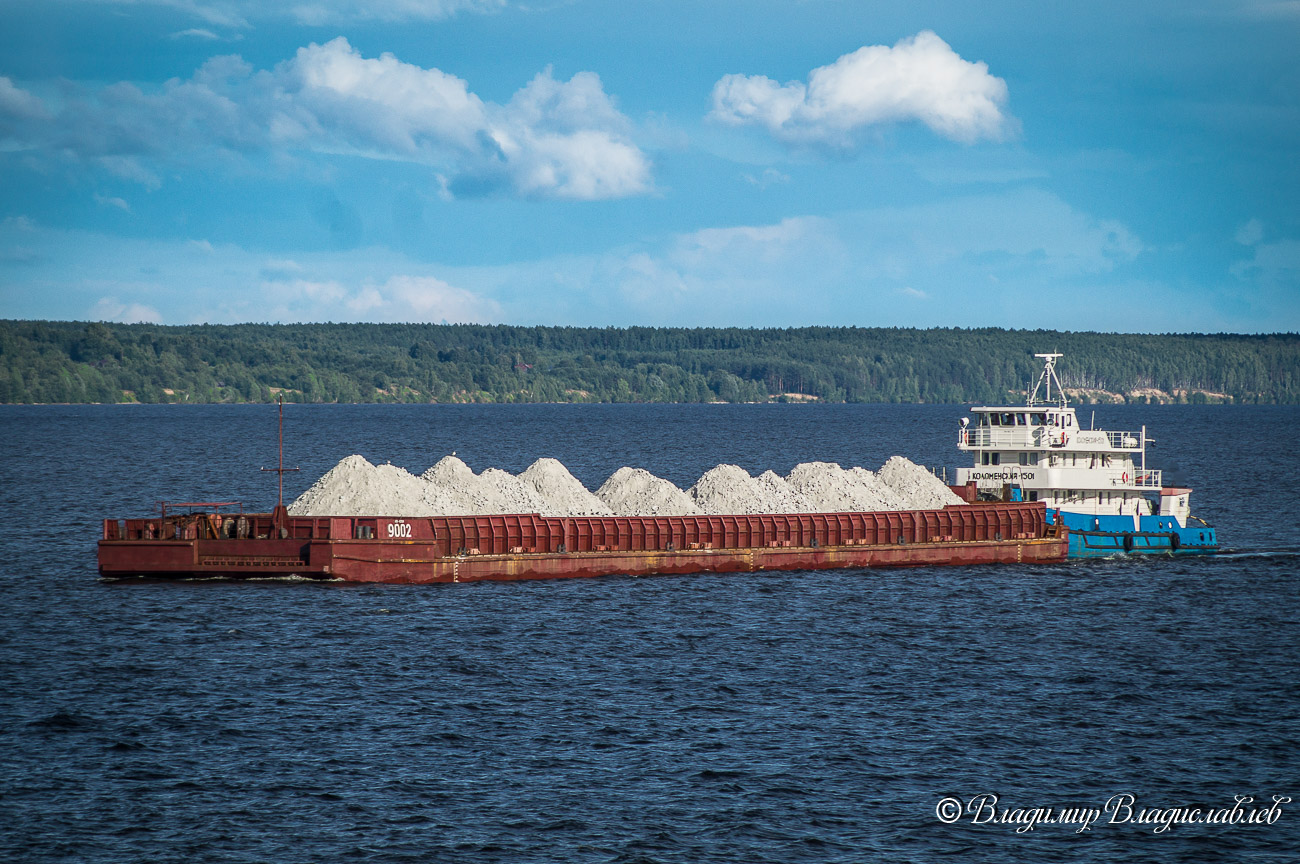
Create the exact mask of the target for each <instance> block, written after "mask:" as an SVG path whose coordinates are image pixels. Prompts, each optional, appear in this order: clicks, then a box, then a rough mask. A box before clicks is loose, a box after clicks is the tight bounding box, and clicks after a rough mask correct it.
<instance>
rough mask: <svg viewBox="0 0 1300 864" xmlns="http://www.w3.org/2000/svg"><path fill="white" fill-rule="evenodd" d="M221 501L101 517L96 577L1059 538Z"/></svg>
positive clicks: (1060, 530)
mask: <svg viewBox="0 0 1300 864" xmlns="http://www.w3.org/2000/svg"><path fill="white" fill-rule="evenodd" d="M221 506H225V505H218V504H216V503H203V502H198V503H193V504H189V505H173V507H187V508H188V512H177V511H176V510H174V509H173V512H171V513H168V512H167V508H166V507H165V506H164V508H163V511H162V512H161V513H160V515H159V516H158V517H156V518H146V519H126V520H117V519H105V520H104V523H103V534H102V537H101V539H100V541H99V572H100V575H101V576H103V577H106V578H122V577H132V576H144V577H155V578H244V579H246V578H275V577H300V578H306V579H317V580H343V581H347V582H388V583H433V582H474V581H482V580H520V579H551V578H562V577H582V576H602V575H613V574H624V575H632V576H646V575H651V574H668V573H756V572H762V571H766V570H822V569H831V568H875V567H905V566H938V565H963V564H1021V563H1037V562H1053V561H1061V560H1063V559H1064V558H1065V557H1066V552H1067V548H1068V543H1069V541H1068V533H1069V532H1068V530H1067V529H1066V528H1065V527H1064V526H1063V525H1060V524H1058V523H1057V522H1055V521H1053V520H1051V519H1049V518H1048V516H1047V511H1046V506H1045V504H1044V503H1043V502H997V503H974V504H961V505H950V506H948V507H944V508H943V509H941V510H912V511H885V512H851V513H792V514H770V515H744V516H662V517H655V516H615V517H543V516H539V515H537V514H516V515H502V516H436V517H419V518H398V517H386V516H372V517H355V516H331V517H308V516H291V515H289V512H288V510H287V509H286V508H285V507H284V506H283V503H281V504H279V505H277V506H276V507H275V509H274V510H273V511H272V512H270V513H240V512H233V513H232V512H227V513H223V512H221Z"/></svg>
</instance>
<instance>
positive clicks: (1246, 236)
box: [1234, 219, 1264, 246]
mask: <svg viewBox="0 0 1300 864" xmlns="http://www.w3.org/2000/svg"><path fill="white" fill-rule="evenodd" d="M1234 239H1236V241H1237V242H1238V243H1240V244H1241V245H1242V246H1254V245H1256V244H1257V243H1259V241H1261V240H1263V239H1264V223H1262V222H1260V221H1259V220H1258V219H1251V220H1250V221H1249V222H1247V223H1246V224H1244V225H1242V226H1241V227H1240V228H1238V229H1237V233H1236V235H1234Z"/></svg>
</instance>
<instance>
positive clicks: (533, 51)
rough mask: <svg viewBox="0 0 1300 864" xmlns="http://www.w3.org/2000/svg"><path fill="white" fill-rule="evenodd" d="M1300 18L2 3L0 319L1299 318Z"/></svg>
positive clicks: (857, 2) (909, 321)
mask: <svg viewBox="0 0 1300 864" xmlns="http://www.w3.org/2000/svg"><path fill="white" fill-rule="evenodd" d="M1297 45H1300V0H1181V2H1161V0H1154V2H1143V3H1132V2H1123V3H1119V2H1110V0H1096V2H1092V3H1083V4H1072V3H1032V2H1023V0H1022V2H999V0H992V2H985V3H978V4H976V3H959V2H926V0H909V2H878V3H877V2H865V0H784V2H775V0H772V2H769V0H708V2H701V0H686V2H677V0H619V2H608V0H607V2H596V0H526V2H520V0H368V2H353V0H290V2H286V3H266V2H261V0H42V2H25V0H0V318H9V319H56V320H87V321H91V320H101V321H121V322H136V321H147V322H156V323H164V324H193V323H238V322H286V323H287V322H314V321H377V322H385V321H402V322H434V323H440V322H451V323H460V322H478V323H504V324H525V325H532V324H543V325H575V326H628V325H650V326H740V327H787V326H805V325H852V326H862V327H875V326H886V327H896V326H898V327H990V326H991V327H1008V328H1050V329H1058V330H1076V331H1077V330H1097V331H1106V332H1140V333H1166V332H1238V333H1267V332H1297V331H1300V158H1297V157H1298V156H1300V61H1298V60H1297V47H1296V46H1297Z"/></svg>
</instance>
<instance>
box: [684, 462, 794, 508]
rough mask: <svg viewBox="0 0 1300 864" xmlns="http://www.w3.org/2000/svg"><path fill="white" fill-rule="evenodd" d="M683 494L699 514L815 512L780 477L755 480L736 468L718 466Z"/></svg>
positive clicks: (764, 475)
mask: <svg viewBox="0 0 1300 864" xmlns="http://www.w3.org/2000/svg"><path fill="white" fill-rule="evenodd" d="M687 494H689V495H690V496H691V498H692V499H693V500H694V501H695V506H696V507H698V508H700V512H702V513H731V514H740V513H811V512H814V511H815V510H816V508H815V507H814V506H813V505H812V502H810V501H809V500H808V499H807V498H805V497H804V496H802V495H800V494H799V493H798V492H796V491H795V490H794V489H791V488H790V484H789V483H787V482H786V481H785V478H783V477H782V476H781V475H779V474H777V473H776V472H774V471H764V472H763V473H762V474H760V475H759V476H758V477H751V476H750V475H749V472H748V471H746V470H745V469H744V468H741V467H740V466H739V465H719V466H718V467H716V468H711V469H709V470H708V471H706V472H704V475H703V476H701V477H700V479H699V480H697V481H696V482H695V485H694V486H692V487H691V488H690V489H689V490H688V492H687Z"/></svg>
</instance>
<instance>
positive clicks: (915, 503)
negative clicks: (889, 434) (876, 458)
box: [879, 456, 965, 510]
mask: <svg viewBox="0 0 1300 864" xmlns="http://www.w3.org/2000/svg"><path fill="white" fill-rule="evenodd" d="M879 476H880V479H881V480H882V481H883V482H884V483H885V485H887V486H888V487H889V488H890V489H892V490H894V493H895V494H896V495H898V496H899V497H900V498H902V499H903V500H904V501H906V502H907V509H909V510H938V509H940V508H941V507H946V506H948V505H949V504H963V503H965V502H963V501H962V499H961V498H958V497H957V495H956V494H955V493H953V491H952V490H951V489H949V488H948V486H947V484H946V483H944V482H943V481H942V480H940V479H939V478H938V477H936V476H934V475H933V474H931V473H930V472H929V470H927V469H926V468H923V467H921V466H920V465H917V464H916V463H915V462H913V461H912V460H910V459H905V458H903V457H902V456H890V457H889V461H888V462H886V463H885V464H884V465H882V466H880V474H879Z"/></svg>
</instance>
